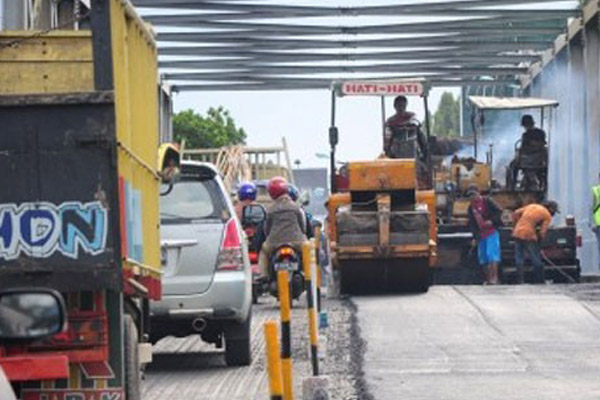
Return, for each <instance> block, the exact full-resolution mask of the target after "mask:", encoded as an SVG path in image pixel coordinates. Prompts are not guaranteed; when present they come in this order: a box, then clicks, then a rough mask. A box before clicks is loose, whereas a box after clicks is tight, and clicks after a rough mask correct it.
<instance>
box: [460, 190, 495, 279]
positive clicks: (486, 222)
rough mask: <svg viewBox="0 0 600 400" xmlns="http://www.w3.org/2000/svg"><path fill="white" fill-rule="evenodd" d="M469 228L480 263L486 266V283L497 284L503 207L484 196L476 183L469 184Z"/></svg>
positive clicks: (483, 266)
mask: <svg viewBox="0 0 600 400" xmlns="http://www.w3.org/2000/svg"><path fill="white" fill-rule="evenodd" d="M467 195H468V196H469V198H470V199H471V204H470V205H469V210H468V216H469V228H470V230H471V232H472V233H473V246H477V256H478V257H477V258H478V260H479V265H481V267H482V268H485V270H484V272H485V282H484V283H485V284H488V285H497V284H498V283H499V280H498V265H499V264H500V260H501V254H502V253H501V251H500V232H499V231H498V230H499V228H500V227H501V226H502V209H501V208H500V206H498V204H496V202H495V201H494V200H492V199H491V198H489V197H487V196H482V195H481V193H480V192H479V188H478V187H477V186H476V185H471V186H469V190H468V191H467Z"/></svg>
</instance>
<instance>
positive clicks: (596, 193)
mask: <svg viewBox="0 0 600 400" xmlns="http://www.w3.org/2000/svg"><path fill="white" fill-rule="evenodd" d="M599 178H600V177H599ZM592 200H593V201H592V221H593V222H592V230H593V231H594V233H595V234H596V240H597V242H598V252H599V253H600V185H597V186H594V187H593V188H592Z"/></svg>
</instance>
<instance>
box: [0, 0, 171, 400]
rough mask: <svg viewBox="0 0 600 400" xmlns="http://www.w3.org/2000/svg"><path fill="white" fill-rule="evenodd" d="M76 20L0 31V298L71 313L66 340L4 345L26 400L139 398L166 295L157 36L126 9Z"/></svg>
mask: <svg viewBox="0 0 600 400" xmlns="http://www.w3.org/2000/svg"><path fill="white" fill-rule="evenodd" d="M81 17H82V20H81V21H79V22H81V23H82V26H84V25H85V26H91V29H89V30H54V31H50V32H46V31H18V32H17V31H3V32H0V126H2V135H0V165H1V166H2V172H1V173H0V184H1V185H2V187H3V188H4V189H3V190H2V191H1V194H0V288H2V289H4V288H18V287H46V288H52V289H55V290H57V291H60V292H61V293H62V295H63V296H64V298H65V301H66V303H67V310H68V321H67V327H66V331H64V332H62V333H61V334H59V335H57V336H54V337H52V338H50V339H49V340H45V341H43V342H35V343H32V344H30V345H27V346H5V347H0V367H1V368H2V369H3V370H4V372H5V373H6V375H7V376H8V378H9V379H10V381H11V382H12V383H13V384H14V386H15V388H16V389H17V390H18V395H19V397H20V398H21V399H24V400H42V399H52V400H66V399H75V398H77V399H85V400H87V399H127V400H135V399H140V398H141V389H140V383H141V382H140V377H141V366H142V364H144V363H148V362H150V361H151V355H152V353H151V346H150V344H149V343H147V338H148V334H149V329H150V327H149V324H148V316H149V307H148V304H149V301H151V300H158V299H160V297H161V257H160V240H159V188H160V181H161V178H160V177H161V175H160V173H159V171H160V170H163V169H164V168H163V166H162V165H160V164H161V163H160V161H159V160H158V159H157V150H158V140H159V116H158V112H159V102H158V92H159V90H158V83H157V76H158V75H157V52H156V45H155V42H154V37H153V33H152V32H151V30H150V29H149V28H148V26H146V24H145V23H144V22H143V21H142V20H141V19H140V18H139V17H138V16H137V14H136V13H135V10H134V8H133V6H132V5H131V4H130V3H129V2H128V1H126V0H94V1H92V2H91V10H86V11H85V12H83V13H82V14H81ZM163 153H166V152H163ZM166 167H168V166H166Z"/></svg>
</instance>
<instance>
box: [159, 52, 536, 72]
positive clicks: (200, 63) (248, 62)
mask: <svg viewBox="0 0 600 400" xmlns="http://www.w3.org/2000/svg"><path fill="white" fill-rule="evenodd" d="M401 59H402V58H399V57H385V58H384V57H370V58H363V59H360V60H358V59H351V58H349V57H347V58H344V59H342V58H337V59H336V58H335V57H330V58H329V59H324V58H323V57H320V58H319V59H318V60H314V59H313V60H311V61H342V62H343V61H352V62H356V61H369V60H370V61H377V62H381V61H398V60H401ZM404 59H405V60H406V61H410V62H412V63H419V62H425V61H426V62H428V63H457V62H458V63H468V64H486V65H489V64H515V63H520V62H524V61H535V60H540V59H541V57H539V56H529V57H523V56H499V55H486V56H485V57H482V56H437V57H423V58H417V57H410V58H409V57H406V55H405V58H404ZM286 61H287V62H288V63H290V62H291V61H290V60H289V59H288V58H286V59H279V60H278V59H276V58H275V59H273V58H271V59H268V58H267V59H265V58H256V59H237V58H230V59H211V60H180V61H160V62H159V66H160V67H161V68H173V69H219V68H222V69H233V68H245V67H253V68H261V67H263V66H272V65H277V64H278V63H285V62H286ZM298 62H307V60H306V59H305V60H302V59H295V61H294V64H295V65H298ZM301 65H303V64H301Z"/></svg>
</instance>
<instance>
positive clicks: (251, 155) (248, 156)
mask: <svg viewBox="0 0 600 400" xmlns="http://www.w3.org/2000/svg"><path fill="white" fill-rule="evenodd" d="M281 142H282V143H281V146H280V147H244V146H230V147H222V148H217V149H186V148H185V143H184V144H183V145H182V149H183V151H182V153H183V158H184V159H186V160H196V161H201V162H208V163H212V164H214V165H215V166H216V167H217V169H218V170H219V171H220V172H221V174H222V175H223V181H224V182H225V186H226V187H227V189H228V190H229V191H231V190H232V189H234V188H235V184H236V183H237V182H242V181H265V180H268V179H271V178H272V177H274V176H283V177H284V178H286V179H287V180H288V181H290V182H294V176H293V174H292V166H291V163H290V156H289V152H288V148H287V142H286V140H285V138H282V139H281Z"/></svg>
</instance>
